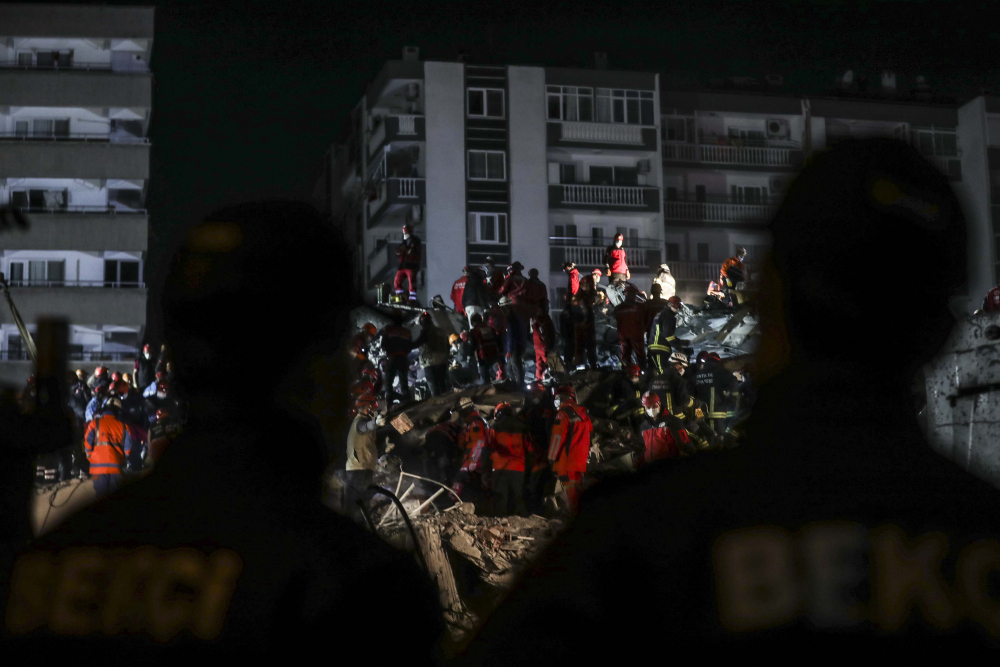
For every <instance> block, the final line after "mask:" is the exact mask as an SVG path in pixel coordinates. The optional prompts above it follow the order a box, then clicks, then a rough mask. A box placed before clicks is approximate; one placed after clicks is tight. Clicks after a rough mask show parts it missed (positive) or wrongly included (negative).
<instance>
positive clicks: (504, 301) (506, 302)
mask: <svg viewBox="0 0 1000 667" xmlns="http://www.w3.org/2000/svg"><path fill="white" fill-rule="evenodd" d="M497 305H498V306H500V307H501V308H504V307H506V306H513V305H514V300H513V299H511V298H510V297H509V296H502V297H500V301H499V302H498V303H497Z"/></svg>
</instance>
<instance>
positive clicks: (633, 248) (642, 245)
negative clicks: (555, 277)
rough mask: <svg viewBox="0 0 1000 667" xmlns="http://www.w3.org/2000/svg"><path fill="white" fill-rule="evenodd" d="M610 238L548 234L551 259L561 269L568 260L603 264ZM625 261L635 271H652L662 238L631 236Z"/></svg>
mask: <svg viewBox="0 0 1000 667" xmlns="http://www.w3.org/2000/svg"><path fill="white" fill-rule="evenodd" d="M609 245H611V242H610V241H608V242H607V243H605V242H604V241H603V240H600V241H595V240H594V239H592V238H586V237H573V236H570V237H567V236H550V237H549V263H550V266H551V267H552V269H553V270H558V269H559V267H561V266H562V265H563V264H564V263H565V262H574V263H576V265H577V267H578V268H580V269H581V271H580V272H581V273H584V272H585V271H584V270H583V269H593V268H595V267H602V268H603V267H604V251H605V250H607V248H608V246H609ZM624 246H625V261H626V263H627V264H628V267H629V270H630V271H631V272H632V273H633V274H635V273H653V272H654V271H656V269H657V268H658V267H659V266H660V263H661V261H662V260H661V259H660V258H661V257H662V256H663V241H657V240H656V239H634V240H633V239H629V240H628V241H627V242H626V243H625V244H624Z"/></svg>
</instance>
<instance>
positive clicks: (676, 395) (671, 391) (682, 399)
mask: <svg viewBox="0 0 1000 667" xmlns="http://www.w3.org/2000/svg"><path fill="white" fill-rule="evenodd" d="M687 368H688V358H687V355H686V354H684V353H683V352H680V351H678V350H674V351H673V352H671V353H670V356H669V357H667V365H666V366H665V367H664V368H663V372H658V371H657V372H655V374H654V375H653V377H652V378H651V379H650V381H649V386H648V387H647V388H648V389H649V391H651V392H653V393H655V394H657V395H659V397H660V401H661V402H662V403H663V405H664V406H665V407H666V409H667V412H669V413H670V414H672V415H676V414H679V413H681V412H683V411H684V410H687V409H689V408H693V407H694V397H693V396H691V393H690V392H689V391H688V387H687V383H686V382H685V381H684V373H685V372H686V371H687Z"/></svg>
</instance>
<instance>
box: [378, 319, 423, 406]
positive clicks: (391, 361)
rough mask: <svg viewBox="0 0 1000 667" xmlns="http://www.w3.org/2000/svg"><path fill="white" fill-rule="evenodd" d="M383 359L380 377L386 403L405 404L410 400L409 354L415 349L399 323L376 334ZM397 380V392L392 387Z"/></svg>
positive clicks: (388, 326) (411, 336) (411, 335)
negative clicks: (381, 376)
mask: <svg viewBox="0 0 1000 667" xmlns="http://www.w3.org/2000/svg"><path fill="white" fill-rule="evenodd" d="M375 339H376V340H378V341H379V343H380V345H381V347H382V351H383V352H384V353H385V359H384V360H383V361H382V375H383V377H384V389H385V400H386V403H387V404H389V405H391V404H392V402H393V401H394V400H399V401H402V402H406V401H408V400H410V378H409V373H410V366H409V354H410V351H411V350H413V349H414V347H416V345H415V342H414V340H413V334H412V333H411V332H410V330H409V329H407V328H406V327H404V326H403V325H402V324H399V323H392V324H387V325H386V326H385V327H383V328H382V330H381V331H379V332H378V334H376V336H375ZM397 378H398V381H399V392H398V393H397V392H396V390H395V389H394V387H393V383H394V381H396V379H397Z"/></svg>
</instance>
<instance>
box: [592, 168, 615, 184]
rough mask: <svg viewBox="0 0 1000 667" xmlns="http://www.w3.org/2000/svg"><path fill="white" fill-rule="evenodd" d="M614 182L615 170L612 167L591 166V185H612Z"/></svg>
mask: <svg viewBox="0 0 1000 667" xmlns="http://www.w3.org/2000/svg"><path fill="white" fill-rule="evenodd" d="M614 182H615V168H614V167H598V166H596V165H595V166H591V168H590V184H591V185H614Z"/></svg>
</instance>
